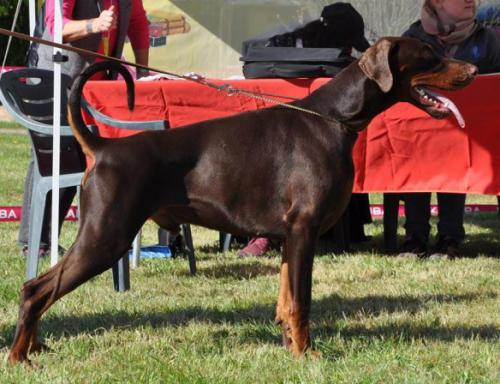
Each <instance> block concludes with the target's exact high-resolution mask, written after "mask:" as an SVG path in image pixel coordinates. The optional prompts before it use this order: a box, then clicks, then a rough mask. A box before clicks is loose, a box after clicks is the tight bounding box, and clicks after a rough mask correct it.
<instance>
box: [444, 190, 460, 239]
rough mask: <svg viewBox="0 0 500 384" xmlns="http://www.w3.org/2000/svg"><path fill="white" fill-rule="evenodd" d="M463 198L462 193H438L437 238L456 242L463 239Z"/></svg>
mask: <svg viewBox="0 0 500 384" xmlns="http://www.w3.org/2000/svg"><path fill="white" fill-rule="evenodd" d="M465 197H466V195H465V194H463V193H438V194H437V199H438V208H439V222H438V227H437V228H438V236H439V237H451V238H453V239H455V240H457V241H458V242H462V241H463V240H464V238H465V229H464V208H465Z"/></svg>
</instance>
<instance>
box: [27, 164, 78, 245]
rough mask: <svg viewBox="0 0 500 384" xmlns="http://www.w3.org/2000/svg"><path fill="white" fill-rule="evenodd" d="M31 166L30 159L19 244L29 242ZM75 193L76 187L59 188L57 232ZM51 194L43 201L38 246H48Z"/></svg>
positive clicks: (32, 165)
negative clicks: (43, 207)
mask: <svg viewBox="0 0 500 384" xmlns="http://www.w3.org/2000/svg"><path fill="white" fill-rule="evenodd" d="M33 167H34V160H33V158H32V159H31V160H30V163H29V165H28V172H27V173H26V179H25V181H24V195H23V211H22V216H21V226H20V227H19V235H18V241H19V244H20V245H21V246H24V245H28V243H29V230H30V229H29V222H30V211H31V197H32V188H33ZM75 195H76V187H68V188H61V189H60V190H59V233H61V226H62V223H63V222H64V218H65V217H66V214H67V213H68V210H69V208H70V207H71V203H72V201H73V198H74V197H75ZM51 202H52V194H51V192H49V193H48V194H47V201H46V202H45V212H44V214H43V224H42V234H41V239H40V246H50V222H51V210H52V208H51V207H52V204H51Z"/></svg>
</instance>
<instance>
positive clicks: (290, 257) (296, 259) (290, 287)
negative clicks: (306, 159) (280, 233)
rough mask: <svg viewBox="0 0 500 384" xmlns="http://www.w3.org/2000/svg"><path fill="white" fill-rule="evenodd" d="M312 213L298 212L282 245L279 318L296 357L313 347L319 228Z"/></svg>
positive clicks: (287, 344) (287, 341)
mask: <svg viewBox="0 0 500 384" xmlns="http://www.w3.org/2000/svg"><path fill="white" fill-rule="evenodd" d="M315 227H316V226H315V225H314V224H313V218H312V216H311V215H298V217H296V219H295V220H294V222H293V223H290V225H289V230H288V231H287V232H288V233H287V237H286V239H285V244H284V247H283V262H282V267H281V278H280V279H281V281H280V294H279V298H278V306H277V313H276V315H277V316H276V317H277V320H278V321H279V322H281V325H282V327H283V341H284V343H285V345H286V346H288V348H289V349H290V350H291V352H292V354H293V355H294V356H296V357H298V356H300V355H302V354H303V353H304V352H305V350H306V349H308V348H309V347H310V336H309V312H310V309H311V285H312V267H313V259H314V244H315V241H316V235H317V230H316V229H315Z"/></svg>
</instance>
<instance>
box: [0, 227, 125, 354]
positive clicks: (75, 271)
mask: <svg viewBox="0 0 500 384" xmlns="http://www.w3.org/2000/svg"><path fill="white" fill-rule="evenodd" d="M83 232H85V231H83ZM100 237H104V236H102V235H101V236H100ZM85 238H87V237H86V236H83V234H82V233H80V234H79V236H78V239H77V241H76V243H75V244H74V245H73V246H72V247H71V248H70V250H69V251H68V253H67V254H66V256H65V257H64V258H63V259H61V261H59V262H58V263H57V264H56V265H55V266H53V267H52V268H50V269H49V270H48V271H47V272H46V273H44V274H43V275H41V276H39V277H37V278H34V279H32V280H29V281H27V282H26V283H24V285H23V288H22V291H21V302H20V305H19V319H18V322H17V328H16V333H15V335H14V341H13V343H12V347H11V350H10V354H9V358H8V359H9V362H11V363H16V362H21V361H29V360H28V353H29V352H36V351H39V350H41V349H43V348H44V345H43V344H42V343H40V342H38V341H37V328H38V321H39V320H40V317H41V316H42V315H43V313H44V312H46V311H47V310H48V309H49V307H50V306H51V305H52V304H54V302H56V301H57V300H58V299H60V298H61V297H62V296H64V295H65V294H67V293H69V292H71V291H72V290H74V289H75V288H76V287H78V286H79V285H81V284H83V283H84V282H86V281H87V280H89V279H90V278H92V277H94V276H96V275H98V274H100V273H101V272H104V271H105V270H107V269H109V268H110V267H111V266H112V265H113V263H114V262H115V261H116V260H118V259H119V258H120V257H121V256H123V253H124V252H125V251H126V249H127V247H129V246H130V243H131V239H129V240H130V241H118V240H115V241H113V240H110V239H113V237H108V236H106V238H107V241H108V244H107V245H106V246H104V244H103V241H104V239H100V240H101V241H99V239H96V240H97V241H95V242H94V241H90V240H89V241H86V240H84V239H85ZM117 238H118V237H115V238H114V239H117ZM110 242H111V243H113V244H109V243H110ZM100 246H102V248H100Z"/></svg>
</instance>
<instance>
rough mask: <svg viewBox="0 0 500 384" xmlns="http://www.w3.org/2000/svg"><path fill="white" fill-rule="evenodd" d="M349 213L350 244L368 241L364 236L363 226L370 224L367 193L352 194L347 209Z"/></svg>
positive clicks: (367, 237)
mask: <svg viewBox="0 0 500 384" xmlns="http://www.w3.org/2000/svg"><path fill="white" fill-rule="evenodd" d="M347 209H348V212H349V236H350V240H351V241H352V242H361V241H367V240H370V238H371V237H369V236H366V235H365V224H368V223H371V222H372V218H371V214H370V200H369V198H368V194H367V193H353V194H352V196H351V201H350V202H349V205H348V207H347Z"/></svg>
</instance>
